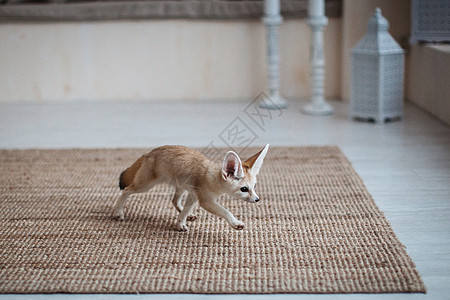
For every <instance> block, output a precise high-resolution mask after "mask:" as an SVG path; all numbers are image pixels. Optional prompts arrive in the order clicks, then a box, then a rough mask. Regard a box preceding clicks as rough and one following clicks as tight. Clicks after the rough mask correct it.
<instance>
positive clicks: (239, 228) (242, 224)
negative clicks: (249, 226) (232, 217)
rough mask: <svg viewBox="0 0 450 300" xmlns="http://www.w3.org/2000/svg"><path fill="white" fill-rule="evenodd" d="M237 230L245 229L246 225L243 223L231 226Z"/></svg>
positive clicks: (239, 222)
mask: <svg viewBox="0 0 450 300" xmlns="http://www.w3.org/2000/svg"><path fill="white" fill-rule="evenodd" d="M231 226H232V227H233V228H234V229H236V230H242V229H244V223H243V222H241V221H238V222H236V224H233V225H231Z"/></svg>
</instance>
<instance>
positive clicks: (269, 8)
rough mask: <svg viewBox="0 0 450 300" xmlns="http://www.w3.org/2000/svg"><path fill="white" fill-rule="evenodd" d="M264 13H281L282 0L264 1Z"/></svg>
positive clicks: (267, 14)
mask: <svg viewBox="0 0 450 300" xmlns="http://www.w3.org/2000/svg"><path fill="white" fill-rule="evenodd" d="M264 14H265V15H266V16H273V15H279V14H280V1H277V0H275V1H274V0H269V1H264Z"/></svg>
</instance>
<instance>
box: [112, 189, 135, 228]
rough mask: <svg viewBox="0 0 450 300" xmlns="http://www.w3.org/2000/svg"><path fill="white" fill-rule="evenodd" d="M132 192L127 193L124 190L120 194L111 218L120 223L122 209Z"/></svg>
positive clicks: (122, 215)
mask: <svg viewBox="0 0 450 300" xmlns="http://www.w3.org/2000/svg"><path fill="white" fill-rule="evenodd" d="M131 194H132V192H129V191H127V190H126V189H125V190H124V191H123V192H122V195H121V196H120V198H119V200H117V202H116V206H115V207H114V213H113V217H114V218H117V219H119V220H121V221H123V219H124V214H123V207H124V206H125V202H126V201H127V198H128V196H130V195H131Z"/></svg>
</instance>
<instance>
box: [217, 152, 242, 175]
mask: <svg viewBox="0 0 450 300" xmlns="http://www.w3.org/2000/svg"><path fill="white" fill-rule="evenodd" d="M230 176H231V177H232V178H233V179H241V178H242V177H244V170H243V169H242V162H241V159H240V158H239V156H238V155H237V154H236V153H235V152H233V151H228V153H227V154H226V155H225V158H224V160H223V164H222V177H223V178H224V179H228V178H229V177H230Z"/></svg>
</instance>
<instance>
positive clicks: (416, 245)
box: [0, 101, 450, 300]
mask: <svg viewBox="0 0 450 300" xmlns="http://www.w3.org/2000/svg"><path fill="white" fill-rule="evenodd" d="M303 104H304V103H303V102H300V101H297V102H291V104H290V107H289V108H288V109H287V110H283V111H282V112H281V115H280V112H273V114H272V115H271V116H270V118H269V117H265V118H263V120H264V121H265V123H264V124H263V125H262V126H261V127H259V126H258V125H257V123H256V122H254V121H253V120H252V119H251V118H250V117H249V116H248V115H247V114H246V113H245V111H247V112H252V111H253V112H254V110H253V109H254V107H253V106H252V105H251V104H250V101H242V102H234V103H186V102H179V103H164V102H161V103H154V102H153V103H143V102H120V103H111V102H91V103H88V102H80V103H67V104H28V105H24V104H20V105H19V104H2V105H0V148H71V147H77V148H91V147H100V148H103V147H154V146H158V145H163V144H184V145H188V146H197V147H204V146H207V145H208V144H209V143H210V142H213V144H214V145H216V146H224V145H225V143H224V141H225V142H228V143H230V144H233V143H234V144H236V143H240V142H242V141H246V140H247V138H244V139H240V140H234V141H233V136H232V135H230V136H228V133H233V129H236V128H237V129H238V130H241V129H243V128H245V127H242V126H244V125H242V124H245V125H246V126H247V127H246V130H247V133H248V134H250V133H251V135H250V136H247V137H252V138H254V140H250V142H251V144H252V145H254V146H258V145H264V144H266V143H270V144H271V145H326V144H332V145H338V146H339V147H340V148H341V149H342V150H343V152H344V153H345V154H346V156H347V157H348V158H349V159H350V161H351V162H352V163H353V166H354V167H355V169H356V171H357V172H358V173H359V174H360V175H361V177H362V178H363V179H364V182H365V184H366V185H367V187H368V189H369V191H370V192H371V194H372V195H373V197H374V199H375V201H376V203H377V204H378V206H379V207H380V208H381V210H382V211H383V212H384V213H385V214H386V216H387V218H388V220H389V221H390V222H391V224H392V226H393V228H394V230H395V232H396V233H397V235H398V237H399V239H400V240H401V242H402V243H403V244H404V245H405V246H406V248H407V251H408V253H409V255H410V256H411V257H412V258H413V260H414V261H415V263H416V264H417V267H418V269H419V272H420V273H421V275H422V278H423V280H424V281H425V284H426V286H427V288H428V294H426V295H423V294H383V295H361V294H359V295H165V296H164V298H165V299H190V298H196V299H208V300H209V299H225V300H231V299H233V300H235V299H242V298H243V299H272V298H281V297H283V298H287V299H294V298H295V299H297V298H299V299H394V298H395V299H450V128H449V127H448V126H446V125H444V124H443V123H440V122H439V121H437V120H435V119H433V118H432V117H431V116H430V115H428V114H426V113H424V112H423V111H421V110H419V109H417V108H416V107H414V106H412V105H409V104H407V105H406V107H405V113H406V115H405V118H404V120H402V121H400V122H392V123H388V124H384V125H376V124H370V123H361V122H356V121H350V120H348V119H347V116H346V109H347V106H346V105H345V104H343V103H340V102H332V104H333V106H334V107H335V108H336V113H335V114H334V115H333V116H331V117H310V116H305V115H302V114H301V113H300V107H301V105H303ZM248 105H250V106H248ZM246 108H247V110H246ZM263 112H264V111H263ZM237 117H238V118H239V119H238V120H237V121H236V118H237ZM254 118H255V120H256V121H258V122H259V124H260V125H261V119H258V118H257V116H254ZM233 121H234V123H233ZM236 122H241V123H236ZM230 124H231V125H230ZM236 124H238V125H239V126H238V127H234V125H236ZM227 130H229V131H227ZM220 137H222V138H223V140H222V139H221V138H220ZM160 297H161V295H139V296H137V295H128V296H126V295H125V296H123V295H122V296H120V295H117V296H111V295H0V300H3V299H31V300H37V299H44V298H45V299H63V298H74V299H112V298H114V299H159V298H160Z"/></svg>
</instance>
